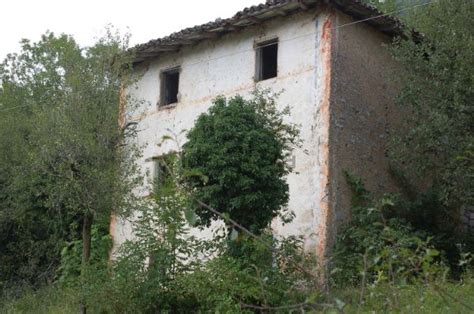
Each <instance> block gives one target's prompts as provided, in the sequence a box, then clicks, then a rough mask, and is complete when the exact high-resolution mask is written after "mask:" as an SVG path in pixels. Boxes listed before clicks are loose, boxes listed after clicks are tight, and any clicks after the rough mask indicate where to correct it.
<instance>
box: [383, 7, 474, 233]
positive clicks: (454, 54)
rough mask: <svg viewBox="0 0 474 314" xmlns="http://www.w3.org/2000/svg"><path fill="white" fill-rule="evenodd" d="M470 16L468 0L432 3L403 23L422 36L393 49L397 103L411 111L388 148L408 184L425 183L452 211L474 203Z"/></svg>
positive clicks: (473, 11) (472, 11)
mask: <svg viewBox="0 0 474 314" xmlns="http://www.w3.org/2000/svg"><path fill="white" fill-rule="evenodd" d="M473 16H474V3H473V2H472V1H470V0H455V1H447V0H441V1H437V2H434V3H431V4H430V5H427V6H425V7H424V8H423V10H419V11H417V12H416V14H414V15H413V16H412V17H411V18H410V19H409V20H408V21H407V23H409V25H410V26H411V27H414V28H415V29H417V30H418V31H419V32H420V33H422V34H423V40H422V41H421V42H416V43H415V42H413V41H411V40H399V41H397V42H396V43H395V45H394V48H393V52H394V55H395V57H396V58H397V59H398V60H399V61H400V62H401V64H402V65H403V66H404V68H405V72H403V76H402V77H401V80H402V83H403V89H402V92H401V94H400V97H399V103H400V104H401V105H402V106H404V107H405V108H408V109H409V110H410V111H411V112H412V114H411V115H410V117H411V119H410V120H411V121H409V125H410V127H409V128H407V129H408V130H409V131H408V132H407V133H406V134H404V135H402V136H399V137H398V138H397V139H396V140H395V141H394V145H393V146H392V158H393V160H394V161H395V163H394V164H395V165H396V167H398V169H402V170H403V171H404V172H405V173H406V174H407V177H408V179H409V180H411V182H412V183H414V182H415V183H416V182H417V181H418V183H419V181H420V179H419V178H424V180H423V181H425V183H426V181H429V183H430V185H431V186H432V187H433V189H435V190H436V191H437V192H438V193H439V194H440V197H441V200H442V201H443V203H444V204H445V205H446V206H447V207H448V208H450V209H451V210H453V211H454V213H458V210H459V208H461V207H462V206H465V205H472V204H473V201H474V199H473V196H474V195H473V193H472V191H473V186H474V181H473V179H474V173H473V170H474V158H473V155H474V153H473V151H474V148H473V147H474V141H473V139H474V137H473V131H474V119H473V106H472V105H473V104H472V100H473V99H474V90H473V88H472V87H473V86H474V72H473V70H472V69H473V68H474V58H473V57H472V51H473V50H474V36H473V29H474V19H473ZM451 216H459V215H458V214H455V215H451ZM447 218H448V217H446V216H445V217H443V218H442V222H441V224H445V222H446V219H447Z"/></svg>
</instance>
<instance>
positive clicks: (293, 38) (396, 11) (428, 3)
mask: <svg viewBox="0 0 474 314" xmlns="http://www.w3.org/2000/svg"><path fill="white" fill-rule="evenodd" d="M435 2H438V0H432V1H429V2H424V3H420V4H415V5H411V6H407V7H404V8H401V9H398V10H394V11H391V12H388V13H384V14H379V15H376V16H372V17H369V18H365V19H361V20H357V21H353V22H349V23H345V24H341V25H337V26H335V27H332V28H331V29H333V30H336V29H339V28H343V27H347V26H352V25H356V24H360V23H365V22H368V21H371V20H375V19H379V18H382V17H386V16H389V15H394V14H396V13H401V12H405V11H407V10H410V9H414V8H417V7H421V6H426V5H430V4H432V3H435ZM316 34H317V32H310V33H307V34H303V35H299V36H294V37H291V38H287V39H283V40H279V41H278V43H285V42H289V41H293V40H296V39H300V38H304V37H307V36H313V35H316ZM271 45H274V43H269V44H266V45H261V46H259V48H263V47H267V46H271ZM253 51H255V49H245V50H240V51H236V52H232V53H229V54H226V55H222V56H218V57H214V58H210V59H206V60H202V61H198V62H194V63H188V64H185V65H186V66H187V67H192V66H195V65H199V64H201V63H206V62H211V61H215V60H219V59H223V58H227V57H232V56H235V55H238V54H242V53H247V52H253ZM27 106H30V105H20V106H15V107H10V108H6V109H1V110H0V112H6V111H10V110H13V109H17V108H22V107H27Z"/></svg>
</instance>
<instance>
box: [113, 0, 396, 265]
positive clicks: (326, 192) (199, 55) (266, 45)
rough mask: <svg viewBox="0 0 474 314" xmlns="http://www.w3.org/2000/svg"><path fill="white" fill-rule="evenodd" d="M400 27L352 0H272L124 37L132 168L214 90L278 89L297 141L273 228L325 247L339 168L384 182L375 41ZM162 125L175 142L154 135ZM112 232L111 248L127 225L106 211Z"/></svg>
mask: <svg viewBox="0 0 474 314" xmlns="http://www.w3.org/2000/svg"><path fill="white" fill-rule="evenodd" d="M400 34H401V26H400V24H399V23H398V21H397V20H395V19H393V18H390V17H387V16H384V15H382V13H381V12H379V11H377V10H376V9H375V8H374V7H372V6H367V5H365V4H363V3H362V2H361V1H360V0H298V1H296V0H271V1H267V2H266V3H264V4H260V5H258V6H253V7H250V8H246V9H244V10H242V11H240V12H237V13H236V14H235V15H234V16H233V17H231V18H227V19H217V20H215V21H214V22H210V23H207V24H203V25H200V26H195V27H191V28H187V29H184V30H182V31H180V32H177V33H174V34H171V35H170V36H168V37H164V38H161V39H156V40H151V41H150V42H148V43H145V44H142V45H139V46H137V47H135V48H134V49H135V53H136V57H135V63H134V71H135V73H136V74H137V76H138V77H139V81H138V83H137V84H136V86H135V87H134V88H130V89H129V90H127V93H130V94H131V95H133V96H135V97H137V98H139V99H144V100H145V102H144V103H143V105H142V107H141V108H138V109H135V110H134V111H133V112H126V117H127V118H126V119H129V120H133V121H136V122H137V123H138V128H139V129H140V132H139V135H138V139H137V140H138V142H139V143H140V144H142V145H144V147H145V148H144V152H143V157H142V159H141V160H140V165H141V167H142V170H143V172H144V173H150V174H153V173H157V172H158V170H159V169H157V167H159V165H158V163H157V162H156V161H157V160H159V158H160V156H165V155H167V154H169V153H171V152H175V151H177V150H179V147H178V146H179V145H180V144H181V145H182V144H183V143H184V142H186V132H183V131H186V130H189V129H190V128H191V127H192V126H193V123H194V121H195V119H196V118H197V117H198V116H199V114H201V113H203V112H205V111H207V109H208V108H209V107H210V106H211V104H212V100H213V99H214V98H215V97H216V96H218V95H223V96H226V97H230V96H234V95H236V94H240V95H243V96H244V97H246V96H249V95H250V93H251V92H252V91H254V90H255V89H256V88H261V89H271V90H273V91H274V92H281V94H280V96H279V98H278V104H279V105H281V106H282V108H283V107H284V106H290V107H291V120H292V122H293V123H296V124H298V125H299V126H300V131H301V140H302V142H303V144H302V147H301V148H298V149H296V150H295V151H294V156H293V163H294V165H293V166H294V172H293V173H292V174H291V175H289V176H288V178H287V180H288V183H289V187H290V201H289V204H288V206H289V208H290V209H291V210H293V211H294V213H295V215H296V216H295V218H294V220H293V221H292V222H291V223H289V224H285V225H283V224H282V223H281V222H280V221H278V220H275V221H274V222H273V224H272V228H273V230H274V233H275V234H276V235H303V236H304V238H305V248H306V249H307V250H312V251H314V252H316V253H317V254H318V255H320V256H324V255H325V254H326V253H327V251H328V249H329V248H330V247H331V245H332V244H333V242H334V239H335V235H336V233H337V229H338V227H339V226H340V225H341V223H342V222H344V221H345V220H346V219H347V218H348V214H349V213H348V209H349V207H350V204H349V202H350V197H351V195H350V191H349V187H348V186H347V184H346V180H345V177H344V171H345V170H347V171H350V172H352V173H354V174H356V175H358V176H360V177H361V178H362V179H363V180H364V182H365V183H366V186H367V188H368V189H369V190H371V191H373V192H377V191H391V190H393V189H395V183H394V182H393V180H392V179H391V177H390V175H389V172H388V161H387V158H386V156H385V155H386V150H387V142H388V138H389V134H390V132H391V130H393V129H396V128H395V127H396V126H395V125H394V124H395V123H397V122H396V121H399V120H400V119H397V117H398V116H399V113H398V112H397V108H396V106H395V105H394V104H393V99H394V97H395V95H396V94H397V89H396V84H395V82H394V81H393V79H392V78H393V70H394V69H396V64H395V62H394V61H393V60H392V58H391V56H390V54H389V52H388V51H387V49H386V48H385V47H384V45H386V44H387V43H390V41H391V40H392V38H393V37H394V36H397V35H400ZM126 108H127V107H126V105H125V110H127V109H126ZM170 132H173V133H174V134H176V135H177V136H178V139H179V140H178V141H177V142H174V141H166V142H163V143H162V138H163V136H165V135H169V134H170ZM160 144H161V145H160ZM145 186H146V182H144V189H143V191H142V192H141V193H143V194H144V196H145V195H146V193H147V189H146V188H145ZM204 233H205V232H204ZM111 234H112V236H113V240H114V246H115V247H118V246H119V245H120V244H121V243H123V242H124V241H125V240H126V239H128V238H130V237H132V236H133V227H132V224H131V223H130V222H129V221H126V220H121V219H120V218H114V219H113V220H112V224H111Z"/></svg>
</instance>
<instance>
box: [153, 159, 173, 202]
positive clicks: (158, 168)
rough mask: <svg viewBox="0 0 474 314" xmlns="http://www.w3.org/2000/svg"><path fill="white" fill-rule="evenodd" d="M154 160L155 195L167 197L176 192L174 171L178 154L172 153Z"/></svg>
mask: <svg viewBox="0 0 474 314" xmlns="http://www.w3.org/2000/svg"><path fill="white" fill-rule="evenodd" d="M153 159H154V164H155V165H154V174H153V177H154V182H153V183H154V184H153V185H154V194H155V195H157V196H166V195H169V194H170V193H172V191H173V190H174V180H173V173H172V169H173V167H174V162H175V159H176V154H175V153H171V154H168V155H164V156H161V157H156V158H153Z"/></svg>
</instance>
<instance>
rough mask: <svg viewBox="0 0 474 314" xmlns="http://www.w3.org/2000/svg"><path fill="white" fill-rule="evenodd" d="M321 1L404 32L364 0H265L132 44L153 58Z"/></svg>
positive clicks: (138, 57)
mask: <svg viewBox="0 0 474 314" xmlns="http://www.w3.org/2000/svg"><path fill="white" fill-rule="evenodd" d="M322 4H323V5H324V4H326V5H329V6H332V7H334V8H336V9H338V10H340V11H341V12H344V13H346V14H348V15H350V16H352V17H353V18H354V19H355V20H367V21H364V23H367V24H369V25H371V26H373V27H375V28H377V29H378V30H380V31H381V32H383V33H386V34H388V35H390V36H396V35H401V34H402V25H401V23H400V21H399V20H398V19H396V18H393V17H391V16H386V15H383V13H382V12H380V11H379V10H377V8H375V7H374V6H371V5H368V4H365V3H363V2H362V1H361V0H267V1H266V2H265V3H262V4H259V5H254V6H251V7H248V8H245V9H243V10H242V11H239V12H237V13H236V14H235V15H234V16H233V17H231V18H227V19H216V20H215V21H213V22H209V23H205V24H202V25H197V26H194V27H189V28H185V29H183V30H181V31H179V32H176V33H173V34H171V35H169V36H166V37H162V38H158V39H154V40H150V41H149V42H147V43H145V44H141V45H137V46H135V47H134V48H132V51H133V52H134V53H135V62H140V61H144V60H146V59H149V58H154V57H156V56H158V55H159V54H161V53H165V52H170V51H176V50H179V49H180V48H182V47H183V46H187V45H193V44H196V43H198V42H201V41H203V40H206V39H210V38H217V37H219V36H221V35H223V34H226V33H229V32H233V31H236V30H238V29H242V28H244V27H247V26H250V25H254V24H258V23H261V22H263V21H265V20H268V19H271V18H275V17H277V16H286V15H289V14H292V13H295V12H298V11H304V10H310V9H314V8H317V7H318V6H319V5H322Z"/></svg>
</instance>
